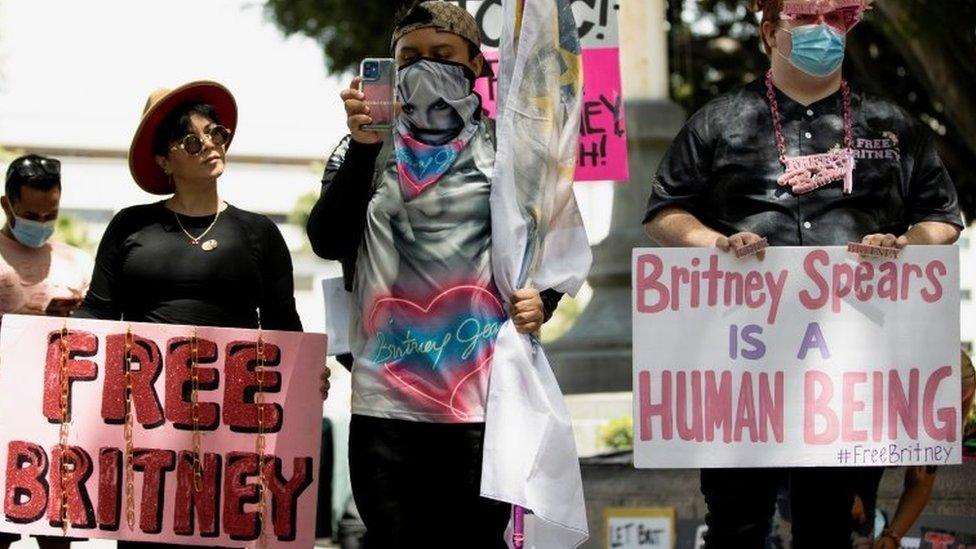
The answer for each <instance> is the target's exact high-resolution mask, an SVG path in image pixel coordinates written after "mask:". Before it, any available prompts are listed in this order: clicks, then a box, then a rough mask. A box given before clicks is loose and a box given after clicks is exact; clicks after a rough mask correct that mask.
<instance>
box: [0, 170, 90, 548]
mask: <svg viewBox="0 0 976 549" xmlns="http://www.w3.org/2000/svg"><path fill="white" fill-rule="evenodd" d="M0 205H2V206H3V213H4V215H6V217H7V222H6V224H5V225H4V226H3V231H2V233H3V234H2V236H0V322H2V315H5V314H7V313H14V314H28V315H48V316H68V315H70V314H71V313H72V312H73V311H74V310H75V309H77V308H78V306H79V305H81V300H82V298H83V297H84V296H85V292H87V291H88V282H89V277H90V276H91V270H92V258H91V256H90V255H89V254H88V253H87V252H85V251H84V250H81V249H79V248H75V247H74V246H69V245H68V244H64V243H62V242H57V241H55V240H52V239H51V237H52V236H53V235H54V225H55V222H56V221H57V219H58V213H59V211H60V207H61V162H60V161H58V160H57V159H54V158H48V157H44V156H40V155H36V154H28V155H25V156H21V157H19V158H17V159H16V160H14V161H13V162H11V163H10V166H9V167H8V168H7V178H6V183H5V186H4V195H3V197H0ZM18 539H20V536H19V535H17V534H6V533H0V549H7V547H9V546H10V544H11V543H12V542H14V541H16V540H18ZM37 544H38V546H39V547H40V548H41V549H61V548H66V547H69V546H70V545H71V540H70V539H67V538H59V537H48V536H37Z"/></svg>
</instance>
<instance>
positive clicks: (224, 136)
mask: <svg viewBox="0 0 976 549" xmlns="http://www.w3.org/2000/svg"><path fill="white" fill-rule="evenodd" d="M204 137H209V138H210V143H211V144H212V145H213V146H214V147H220V146H222V145H226V144H227V142H228V141H230V130H228V129H227V128H225V127H223V126H211V127H210V128H209V129H207V130H206V132H205V133H204ZM173 146H174V147H179V148H181V149H183V150H184V151H186V153H187V154H192V155H197V154H200V153H201V152H203V138H202V137H200V136H198V135H196V134H194V133H188V134H186V135H184V136H183V139H180V140H179V141H177V142H176V144H175V145H173Z"/></svg>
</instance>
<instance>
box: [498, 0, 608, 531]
mask: <svg viewBox="0 0 976 549" xmlns="http://www.w3.org/2000/svg"><path fill="white" fill-rule="evenodd" d="M570 4H571V2H570V1H569V0H532V1H530V2H525V1H524V0H503V11H504V27H503V30H502V36H501V43H500V45H499V50H500V61H499V76H498V78H499V81H498V115H497V119H498V126H497V133H496V136H497V137H496V138H497V143H498V145H497V156H496V160H495V175H494V179H493V181H492V188H491V222H492V249H491V252H492V271H493V274H494V281H495V284H496V285H497V287H498V289H499V291H500V293H501V295H503V296H511V295H512V294H513V293H514V292H515V291H516V290H517V289H519V288H523V287H527V286H532V287H535V288H539V289H547V288H551V289H555V290H558V291H560V292H563V293H567V294H570V295H575V294H576V292H577V291H578V290H579V288H580V286H582V284H583V282H584V280H585V279H586V274H587V272H588V271H589V268H590V263H591V262H592V256H591V254H590V247H589V244H588V241H587V238H586V231H585V230H584V228H583V221H582V218H581V216H580V213H579V209H578V207H577V204H576V198H575V195H574V194H573V173H574V170H575V167H576V154H577V150H578V139H579V118H580V104H581V97H582V76H583V75H582V70H583V68H582V67H583V63H582V57H581V51H580V44H579V36H578V34H577V26H576V22H575V20H574V19H573V12H572V9H571V6H570ZM486 423H487V425H486V430H485V446H484V463H483V466H482V479H481V492H482V495H483V496H485V497H489V498H492V499H496V500H501V501H506V502H509V503H512V504H513V505H518V506H521V507H524V508H526V509H528V510H529V511H531V513H532V515H530V516H529V517H527V521H529V522H530V527H529V528H527V531H528V532H529V533H530V536H529V537H528V539H527V540H526V545H525V546H526V547H533V548H538V549H564V548H568V547H569V548H571V547H578V546H579V545H581V544H582V543H583V542H584V541H585V540H586V539H587V537H588V532H587V526H586V508H585V503H584V500H583V482H582V478H581V476H580V468H579V458H578V456H577V453H576V444H575V442H574V439H573V428H572V424H571V422H570V417H569V411H568V410H567V408H566V404H565V402H564V400H563V396H562V393H561V391H560V390H559V385H558V384H557V382H556V378H555V376H554V375H553V372H552V368H551V367H550V366H549V361H548V360H547V359H546V356H545V353H544V352H543V350H542V347H541V346H540V344H539V342H538V341H537V340H536V339H535V338H532V337H529V336H525V335H522V334H519V333H518V332H517V331H516V330H515V327H514V325H513V324H512V322H511V321H509V322H507V323H506V324H505V325H504V326H503V327H502V329H501V331H500V332H499V334H498V340H497V341H496V343H495V352H494V357H493V358H492V371H491V381H490V385H489V390H488V406H487V410H486Z"/></svg>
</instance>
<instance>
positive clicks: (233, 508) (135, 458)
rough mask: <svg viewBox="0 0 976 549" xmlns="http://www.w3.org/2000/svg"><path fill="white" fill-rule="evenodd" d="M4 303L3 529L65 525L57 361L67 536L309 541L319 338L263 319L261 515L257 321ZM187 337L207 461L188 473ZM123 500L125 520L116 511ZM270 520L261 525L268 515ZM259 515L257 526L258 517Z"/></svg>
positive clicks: (57, 530)
mask: <svg viewBox="0 0 976 549" xmlns="http://www.w3.org/2000/svg"><path fill="white" fill-rule="evenodd" d="M64 326H65V321H64V320H63V319H56V318H45V317H26V316H17V315H5V316H4V318H3V324H2V331H0V360H2V363H0V365H2V366H0V391H2V394H3V395H4V398H3V399H2V400H0V464H3V466H4V473H3V486H4V492H3V493H4V501H3V516H2V520H0V530H2V531H7V532H17V533H22V534H48V535H58V536H60V535H62V529H61V525H62V521H61V516H62V515H61V503H62V497H61V493H62V488H61V486H62V482H61V481H62V479H61V476H60V474H59V473H60V466H59V464H60V457H59V456H60V454H61V449H60V448H61V447H60V437H59V433H60V427H61V425H60V423H61V413H62V408H61V393H60V388H61V375H62V374H61V373H62V371H66V372H67V378H68V379H69V380H70V383H69V387H70V390H69V393H68V395H69V396H68V398H69V403H70V404H69V408H68V409H69V410H70V422H69V423H68V437H67V446H68V448H69V452H70V454H69V455H71V456H72V457H73V458H75V460H74V463H75V464H74V466H73V469H72V470H71V472H69V473H68V474H67V475H65V479H64V486H65V488H64V489H63V491H64V493H65V494H67V498H66V499H67V504H68V518H69V521H70V528H69V529H68V535H69V536H72V537H84V538H105V539H119V540H133V541H145V542H156V543H179V544H197V545H207V546H215V545H216V546H223V547H254V546H257V545H258V543H257V542H258V540H259V538H260V532H261V530H262V528H264V530H265V535H266V542H267V546H268V547H301V548H308V547H311V546H312V545H313V544H314V537H315V524H314V523H315V510H316V491H317V489H316V486H317V483H318V478H317V477H318V463H319V443H320V434H319V432H320V429H321V408H322V403H321V396H320V394H319V383H318V378H319V375H320V373H321V370H322V366H323V365H324V363H325V351H326V349H325V347H326V341H325V336H323V335H321V334H302V333H293V332H270V331H266V332H263V333H262V341H263V345H264V356H265V373H264V375H263V381H262V382H261V384H262V387H263V388H264V389H263V391H262V393H263V397H264V402H265V405H264V406H263V407H262V408H261V410H262V412H263V413H262V414H261V415H262V416H263V418H262V420H261V422H262V424H263V425H265V426H266V432H267V434H266V436H265V443H266V447H265V451H264V453H265V461H264V469H263V470H264V472H265V478H266V479H267V483H268V491H267V499H266V500H267V509H268V510H267V518H266V519H262V518H261V517H260V516H259V513H258V511H257V507H258V506H257V503H258V498H257V494H258V490H257V487H258V476H257V472H258V461H259V458H258V453H257V449H256V443H257V439H258V437H257V431H258V415H259V414H258V405H257V404H256V396H255V395H256V393H257V384H258V381H257V376H256V374H255V366H256V364H257V338H258V332H256V331H253V330H233V329H223V328H193V327H187V326H170V325H162V324H138V323H131V324H129V323H122V322H107V321H90V320H76V319H68V320H67V330H68V332H67V333H68V337H67V338H65V343H66V344H67V348H68V350H69V354H68V356H69V360H68V362H67V363H66V365H64V366H62V363H61V356H62V328H63V327H64ZM127 329H128V330H131V333H132V342H133V346H132V349H133V350H132V352H131V353H130V356H131V358H132V367H131V369H130V371H131V392H132V395H133V396H132V403H133V405H132V410H133V435H132V445H133V451H132V472H133V475H132V478H133V484H134V486H133V487H134V490H133V496H132V498H131V499H130V498H128V497H127V494H126V492H127V490H126V489H125V477H126V469H127V467H126V458H125V455H126V450H125V449H126V442H125V437H124V425H123V423H124V418H125V410H126V403H125V394H126V391H127V389H126V383H125V375H124V372H125V367H124V365H125V341H126V337H127V336H126V331H127ZM194 335H195V337H196V349H197V355H198V359H197V372H198V376H199V381H198V391H197V395H198V401H199V408H198V419H197V425H198V432H199V433H200V444H199V451H200V456H201V461H202V465H203V467H202V474H201V475H200V481H199V483H195V482H194V475H193V471H194V465H193V463H194V459H193V458H194V455H196V454H195V452H194V445H193V430H194V428H193V419H192V417H193V412H192V410H193V407H192V405H191V400H192V395H191V387H192V382H191V364H192V358H191V355H192V353H193V351H192V347H193V345H192V344H193V339H192V338H193V337H194ZM130 502H131V508H132V510H133V511H134V516H133V521H132V525H131V528H130V525H129V521H128V520H127V509H128V508H129V506H130ZM265 520H266V521H267V523H265ZM265 524H266V527H265Z"/></svg>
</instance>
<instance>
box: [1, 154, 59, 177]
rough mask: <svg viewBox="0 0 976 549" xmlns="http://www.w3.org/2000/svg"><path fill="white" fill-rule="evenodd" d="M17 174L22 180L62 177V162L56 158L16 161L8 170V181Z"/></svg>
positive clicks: (33, 158) (32, 158)
mask: <svg viewBox="0 0 976 549" xmlns="http://www.w3.org/2000/svg"><path fill="white" fill-rule="evenodd" d="M14 174H16V175H17V177H19V178H21V179H33V178H35V177H43V176H50V177H57V178H60V177H61V161H60V160H55V159H54V158H43V157H31V158H22V159H20V160H17V161H15V162H14V163H13V164H11V165H10V167H9V168H7V179H10V176H11V175H14Z"/></svg>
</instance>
